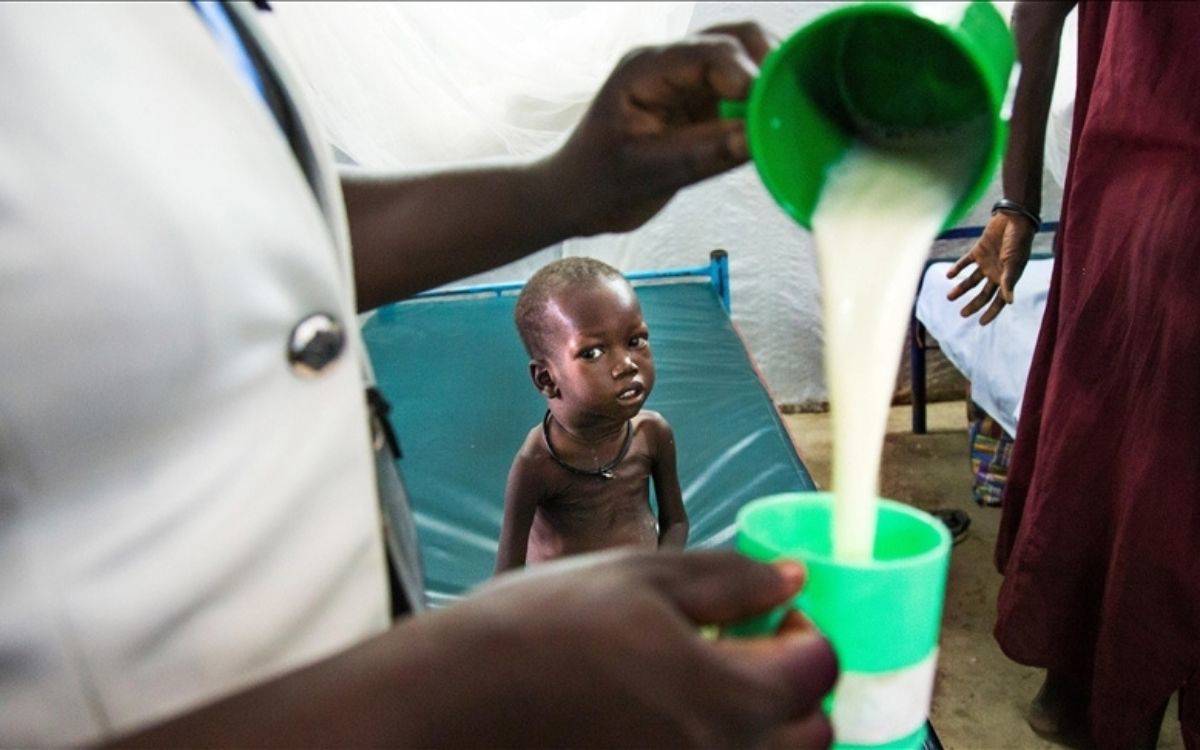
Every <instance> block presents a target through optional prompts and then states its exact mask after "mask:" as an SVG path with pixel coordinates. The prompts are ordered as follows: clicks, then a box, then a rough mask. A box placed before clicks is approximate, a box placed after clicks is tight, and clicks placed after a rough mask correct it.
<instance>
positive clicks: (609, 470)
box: [542, 409, 633, 479]
mask: <svg viewBox="0 0 1200 750" xmlns="http://www.w3.org/2000/svg"><path fill="white" fill-rule="evenodd" d="M550 419H551V415H550V410H549V409H547V410H546V416H544V417H542V437H543V438H545V439H546V450H548V451H550V458H553V459H554V461H555V463H557V464H558V465H559V466H561V467H563V468H564V469H566V470H567V471H569V472H571V473H572V474H579V475H581V476H585V477H600V478H602V479H612V478H613V477H614V476H616V474H614V473H613V469H615V468H616V467H617V464H619V463H621V461H622V460H624V458H625V454H626V453H628V452H629V444H630V443H632V442H633V420H632V419H631V420H629V421H628V422H626V423H625V441H624V442H623V443H621V450H620V452H619V453H617V457H616V458H614V459H613V460H612V461H609V462H608V463H606V464H604V465H603V466H601V467H600V468H599V469H580V468H579V467H577V466H572V465H571V464H569V463H567V462H566V461H564V460H562V459H561V458H559V456H558V453H557V452H555V450H554V443H551V442H550Z"/></svg>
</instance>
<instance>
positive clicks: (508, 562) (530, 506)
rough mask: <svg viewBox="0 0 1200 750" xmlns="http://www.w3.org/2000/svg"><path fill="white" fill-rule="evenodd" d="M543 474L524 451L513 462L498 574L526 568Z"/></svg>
mask: <svg viewBox="0 0 1200 750" xmlns="http://www.w3.org/2000/svg"><path fill="white" fill-rule="evenodd" d="M542 487H543V482H542V478H541V476H540V473H539V472H538V471H536V470H535V467H534V465H533V462H532V461H531V460H530V459H529V457H528V456H527V455H526V452H525V450H524V449H522V450H521V452H520V453H518V454H517V457H516V458H515V459H513V465H512V469H510V470H509V472H508V485H507V486H506V487H505V489H504V521H503V522H502V523H501V525H500V546H499V549H498V550H497V552H496V573H503V572H504V571H506V570H510V569H512V568H520V567H523V566H524V565H525V551H526V547H527V546H528V544H529V529H530V528H531V527H532V526H533V514H534V512H535V511H536V510H537V506H538V501H539V500H540V498H541V493H542Z"/></svg>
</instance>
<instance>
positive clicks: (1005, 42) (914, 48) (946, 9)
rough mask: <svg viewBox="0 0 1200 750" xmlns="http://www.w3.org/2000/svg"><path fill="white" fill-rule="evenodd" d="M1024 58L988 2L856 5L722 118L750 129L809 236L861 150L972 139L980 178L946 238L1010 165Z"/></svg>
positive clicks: (789, 55) (800, 36)
mask: <svg viewBox="0 0 1200 750" xmlns="http://www.w3.org/2000/svg"><path fill="white" fill-rule="evenodd" d="M1015 56H1016V52H1015V47H1014V45H1013V40H1012V34H1011V33H1010V32H1009V30H1008V26H1007V24H1005V22H1004V19H1003V18H1002V17H1001V16H1000V13H999V12H998V11H997V10H996V8H995V7H994V6H993V4H992V3H991V2H987V1H986V0H975V1H974V2H969V3H931V2H923V3H884V2H868V3H860V4H854V5H848V6H845V7H842V8H838V9H836V10H833V11H831V12H829V13H826V14H824V15H822V16H820V17H819V18H817V19H815V20H813V21H812V22H811V23H809V24H807V25H806V26H804V27H802V28H800V29H799V30H798V31H796V32H795V33H794V34H792V35H791V36H790V37H789V38H788V39H787V40H786V41H785V42H784V43H783V44H782V45H780V46H779V48H778V49H776V50H774V51H773V52H772V53H771V54H769V55H768V56H767V58H766V60H764V61H763V65H762V69H761V72H760V74H759V77H758V79H757V80H756V81H755V82H754V85H753V87H752V89H751V93H750V96H749V98H748V99H747V100H746V101H745V102H723V103H722V107H721V111H722V114H723V115H724V116H726V117H744V118H745V119H746V132H747V140H748V142H749V146H750V153H751V155H752V157H753V159H754V163H755V165H756V166H757V168H758V173H759V175H760V176H761V177H762V181H763V183H764V184H765V185H766V187H767V189H768V190H769V191H770V193H771V195H772V196H773V197H774V198H775V200H776V201H777V202H778V203H779V205H780V206H782V207H783V209H784V210H785V211H786V212H787V213H788V214H789V215H790V216H791V217H792V218H793V219H795V220H796V221H797V222H798V223H799V224H800V225H801V226H803V227H805V228H807V229H811V228H812V214H813V211H814V210H815V209H816V206H817V201H818V199H819V198H820V195H821V188H822V186H823V185H824V183H825V177H826V173H827V172H828V170H829V168H830V167H831V166H833V165H834V164H836V163H837V162H838V161H840V160H841V158H842V156H843V155H844V154H845V152H846V151H847V150H848V149H849V148H850V147H851V146H852V145H854V144H855V143H856V142H868V143H871V144H874V145H878V146H880V147H883V148H890V147H898V148H904V147H905V144H906V143H908V144H912V143H914V142H918V143H924V144H926V145H929V144H931V143H936V142H937V139H938V138H951V137H953V134H954V133H956V132H959V133H961V132H962V131H964V130H966V129H968V128H969V129H970V139H969V140H970V142H969V144H968V145H969V148H970V149H971V150H972V151H976V152H977V153H971V154H966V155H965V157H964V158H967V159H969V160H971V161H972V162H973V163H974V168H973V169H972V170H971V172H970V174H972V175H974V179H973V180H971V181H969V182H968V183H967V187H966V188H965V189H964V191H963V194H962V196H961V197H960V198H959V200H958V202H957V203H956V204H955V206H954V208H953V210H951V212H950V214H949V215H948V216H947V217H946V220H945V222H944V224H943V228H945V227H950V226H953V225H954V224H955V223H956V222H957V221H958V220H959V219H960V218H962V217H963V216H964V215H965V214H966V213H967V212H968V211H969V210H970V209H971V207H972V206H973V205H975V202H976V201H978V200H979V198H980V196H982V195H983V192H984V191H985V190H986V189H987V186H988V183H989V182H990V181H991V178H992V175H993V174H994V173H995V171H996V166H997V165H998V164H999V162H1000V157H1001V155H1002V154H1003V152H1004V146H1005V143H1006V142H1007V139H1008V117H1009V112H1008V110H1009V103H1008V102H1007V101H1006V92H1007V91H1008V88H1009V78H1010V75H1011V72H1012V67H1013V61H1014V59H1015Z"/></svg>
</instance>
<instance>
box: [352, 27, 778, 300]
mask: <svg viewBox="0 0 1200 750" xmlns="http://www.w3.org/2000/svg"><path fill="white" fill-rule="evenodd" d="M768 49H769V42H768V41H767V37H766V35H765V34H764V32H763V31H762V30H761V29H759V28H758V26H756V25H754V24H742V25H736V26H723V27H718V28H714V29H710V30H708V31H706V32H704V33H703V34H700V35H698V36H696V37H693V38H690V39H687V40H685V41H683V42H680V43H678V44H672V45H668V46H663V47H650V48H644V49H640V50H636V51H634V52H632V53H630V54H629V55H627V56H626V57H625V58H624V59H623V60H622V61H621V62H620V64H618V66H617V67H616V69H615V70H614V71H613V73H612V75H611V76H610V77H609V78H608V80H607V81H606V82H605V84H604V85H603V86H602V87H601V89H600V92H599V93H598V94H597V95H596V98H595V99H594V100H593V102H592V104H591V105H590V107H589V108H588V110H587V112H586V114H584V116H583V119H582V120H581V121H580V123H579V125H578V126H577V127H576V129H575V130H574V132H573V133H572V134H571V136H570V137H569V138H568V139H567V141H566V142H565V143H564V145H563V146H562V147H561V148H560V149H559V150H558V151H557V152H555V153H553V154H552V155H550V156H548V157H546V158H543V159H539V160H530V161H524V162H518V163H507V164H498V163H493V164H490V165H479V166H469V167H460V168H455V169H446V170H438V171H430V172H425V173H418V174H413V173H398V172H394V173H387V172H380V171H377V170H366V169H361V168H346V169H345V171H344V172H343V173H342V187H343V193H344V195H345V200H346V210H347V214H348V216H349V220H350V234H351V240H352V244H353V247H354V270H355V276H356V278H357V291H358V301H359V307H360V308H361V309H364V310H365V309H370V308H373V307H377V306H379V305H381V304H384V303H387V302H391V301H395V300H397V299H402V298H404V297H406V296H409V295H411V294H414V293H416V292H419V291H421V290H424V289H428V288H431V287H435V286H438V285H441V284H444V283H446V282H449V281H453V280H454V279H459V278H463V277H465V276H469V275H471V274H474V273H478V272H480V271H484V270H487V269H489V268H494V267H496V266H499V265H503V264H504V263H508V262H510V261H512V260H516V259H517V258H520V257H522V256H524V255H527V254H529V253H531V252H533V251H535V250H538V249H540V248H543V247H546V246H549V245H552V244H554V243H556V242H559V241H561V240H563V239H566V238H569V237H574V236H587V235H593V234H599V233H602V232H617V231H628V230H631V229H634V228H636V227H638V226H640V225H642V224H643V223H645V222H646V221H647V220H649V219H650V217H652V216H653V215H654V214H655V213H657V212H658V211H659V209H661V208H662V207H663V206H664V205H666V203H667V201H669V200H670V199H671V197H672V196H673V195H674V194H675V193H676V192H677V191H678V190H679V189H680V188H683V187H686V186H687V185H690V184H692V183H694V182H697V181H699V180H702V179H705V178H707V177H711V176H713V175H716V174H719V173H721V172H724V171H726V170H728V169H730V168H732V167H735V166H737V165H739V164H742V163H743V162H745V161H746V159H747V158H748V151H747V147H746V139H745V130H744V125H743V123H742V122H741V121H738V120H722V119H720V118H719V117H718V115H717V104H718V102H719V101H720V100H721V99H743V98H745V96H746V94H747V92H748V91H749V87H750V84H751V82H752V81H753V79H754V76H755V75H756V73H757V68H756V61H758V60H761V59H762V58H763V56H765V54H766V53H767V51H768Z"/></svg>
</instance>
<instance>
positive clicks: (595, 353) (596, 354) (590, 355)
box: [579, 346, 604, 362]
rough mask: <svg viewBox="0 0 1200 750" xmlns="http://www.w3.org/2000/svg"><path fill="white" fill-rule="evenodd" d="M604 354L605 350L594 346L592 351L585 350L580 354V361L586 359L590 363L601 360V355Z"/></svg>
mask: <svg viewBox="0 0 1200 750" xmlns="http://www.w3.org/2000/svg"><path fill="white" fill-rule="evenodd" d="M603 353H604V350H603V349H601V348H600V347H598V346H593V347H592V348H591V349H584V350H583V351H582V352H580V353H579V357H580V359H586V360H588V361H589V362H590V361H592V360H597V359H600V355H601V354H603Z"/></svg>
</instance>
